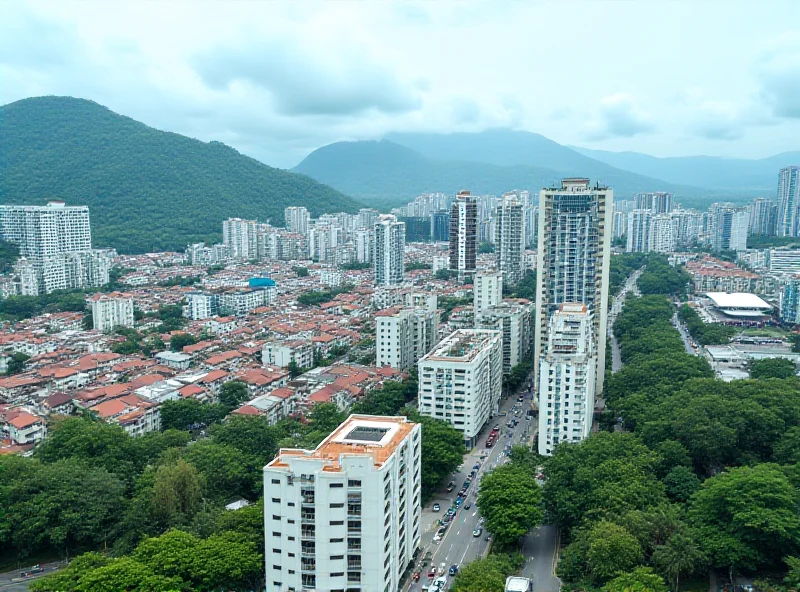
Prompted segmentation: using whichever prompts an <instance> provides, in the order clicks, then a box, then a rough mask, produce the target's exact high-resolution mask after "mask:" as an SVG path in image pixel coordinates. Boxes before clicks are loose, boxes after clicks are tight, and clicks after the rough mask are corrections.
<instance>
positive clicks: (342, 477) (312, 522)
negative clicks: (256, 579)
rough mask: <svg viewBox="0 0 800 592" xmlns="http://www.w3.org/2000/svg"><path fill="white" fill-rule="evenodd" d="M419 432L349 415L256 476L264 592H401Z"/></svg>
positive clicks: (416, 514)
mask: <svg viewBox="0 0 800 592" xmlns="http://www.w3.org/2000/svg"><path fill="white" fill-rule="evenodd" d="M421 447H422V442H421V429H420V425H419V424H415V423H412V422H410V421H408V420H407V419H406V418H405V417H379V416H370V415H351V416H350V417H349V418H348V419H347V420H346V421H345V422H344V423H342V424H341V425H340V426H339V427H338V428H336V429H335V430H334V431H333V433H331V435H330V436H328V437H327V438H325V440H323V441H322V443H321V444H320V445H319V446H317V448H316V449H315V450H297V449H286V448H282V449H281V450H280V451H279V452H278V456H276V457H275V459H274V460H272V461H271V462H270V463H269V464H268V465H267V466H266V467H264V539H265V564H266V584H267V589H268V590H274V591H275V592H278V591H281V592H288V591H290V590H295V591H296V592H300V591H301V590H326V591H333V590H342V591H344V590H364V591H365V592H366V591H368V590H369V591H372V590H375V591H388V592H397V591H398V590H400V577H401V576H402V575H403V572H405V570H406V569H407V567H408V565H409V563H410V562H411V561H412V560H413V558H414V553H415V552H416V550H417V548H418V547H419V542H420V513H421V505H420V490H421V465H420V453H421Z"/></svg>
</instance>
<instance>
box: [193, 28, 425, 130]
mask: <svg viewBox="0 0 800 592" xmlns="http://www.w3.org/2000/svg"><path fill="white" fill-rule="evenodd" d="M315 49H316V50H317V51H315ZM191 63H192V65H193V67H194V69H195V70H196V71H197V73H198V74H199V75H200V77H201V79H202V80H203V82H205V84H207V85H208V86H209V87H210V88H212V89H215V90H217V91H227V90H229V89H231V88H232V87H234V86H235V85H236V84H237V83H238V84H244V85H249V86H252V87H255V88H258V89H264V90H266V91H268V92H269V94H270V96H271V98H272V102H273V104H274V106H275V108H276V109H277V111H278V112H279V113H282V114H285V115H337V116H345V115H356V114H359V113H363V112H365V111H369V110H375V111H379V112H383V113H404V112H407V111H413V110H416V109H419V108H420V107H421V105H422V99H421V93H420V91H421V90H424V89H425V88H426V86H427V81H426V80H425V79H424V78H418V79H417V80H415V81H413V82H409V83H405V82H403V81H401V80H400V78H399V77H398V76H397V75H395V74H394V68H393V66H392V65H391V64H386V63H380V62H379V61H378V60H376V59H375V57H374V55H373V54H372V52H371V50H370V49H369V48H367V47H364V46H363V45H361V44H359V43H358V42H356V41H353V40H344V39H342V40H340V41H339V43H337V44H336V45H332V46H329V47H326V46H324V45H319V44H316V45H314V44H307V43H306V42H305V40H304V39H303V38H297V37H295V36H289V35H286V36H280V37H277V36H273V37H272V38H270V39H264V40H255V39H249V40H248V41H247V42H244V43H241V42H239V43H236V44H229V45H222V46H218V47H215V48H213V49H211V50H208V51H203V52H201V53H198V54H196V55H195V57H194V58H193V59H192V60H191Z"/></svg>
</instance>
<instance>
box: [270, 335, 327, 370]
mask: <svg viewBox="0 0 800 592" xmlns="http://www.w3.org/2000/svg"><path fill="white" fill-rule="evenodd" d="M292 362H294V363H295V364H297V367H298V368H312V367H313V366H314V346H313V344H312V343H311V341H309V340H307V339H293V340H289V341H268V342H266V343H265V344H264V346H263V347H262V349H261V363H262V364H263V365H264V366H280V367H282V368H286V367H287V366H288V365H289V364H291V363H292Z"/></svg>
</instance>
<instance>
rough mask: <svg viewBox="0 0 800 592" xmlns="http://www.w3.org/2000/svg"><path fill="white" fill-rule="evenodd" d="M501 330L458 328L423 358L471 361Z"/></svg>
mask: <svg viewBox="0 0 800 592" xmlns="http://www.w3.org/2000/svg"><path fill="white" fill-rule="evenodd" d="M499 335H500V332H499V331H495V330H492V329H458V330H456V331H454V332H453V333H451V334H450V335H449V336H448V337H445V338H444V339H442V340H441V341H440V342H439V344H438V345H437V346H436V347H435V348H434V349H433V351H432V352H430V353H428V354H427V355H425V357H424V358H423V360H434V361H441V360H444V361H448V360H449V361H455V362H470V361H472V360H473V359H474V358H475V356H477V355H478V354H479V353H480V352H481V351H482V350H483V349H485V348H486V347H487V346H488V345H489V342H490V341H491V340H492V339H494V338H495V337H497V336H499Z"/></svg>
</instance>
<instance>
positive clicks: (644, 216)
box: [625, 210, 653, 253]
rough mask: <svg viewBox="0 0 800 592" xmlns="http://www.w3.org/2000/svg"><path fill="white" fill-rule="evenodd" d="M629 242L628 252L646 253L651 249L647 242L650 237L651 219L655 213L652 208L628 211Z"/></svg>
mask: <svg viewBox="0 0 800 592" xmlns="http://www.w3.org/2000/svg"><path fill="white" fill-rule="evenodd" d="M627 216H628V224H627V230H628V234H627V244H626V246H625V250H626V251H627V252H628V253H645V252H647V251H649V250H650V248H649V245H648V243H647V241H648V239H649V238H650V221H651V219H652V217H653V214H652V212H651V211H650V210H633V211H632V212H628V214H627Z"/></svg>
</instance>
